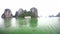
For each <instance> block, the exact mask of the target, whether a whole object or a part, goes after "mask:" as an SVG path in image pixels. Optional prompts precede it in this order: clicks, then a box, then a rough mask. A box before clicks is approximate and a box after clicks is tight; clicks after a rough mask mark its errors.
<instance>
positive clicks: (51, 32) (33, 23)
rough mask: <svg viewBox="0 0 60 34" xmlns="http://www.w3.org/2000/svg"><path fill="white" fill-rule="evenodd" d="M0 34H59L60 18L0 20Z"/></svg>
mask: <svg viewBox="0 0 60 34" xmlns="http://www.w3.org/2000/svg"><path fill="white" fill-rule="evenodd" d="M0 34H60V18H58V17H52V18H11V19H10V18H7V19H2V18H0Z"/></svg>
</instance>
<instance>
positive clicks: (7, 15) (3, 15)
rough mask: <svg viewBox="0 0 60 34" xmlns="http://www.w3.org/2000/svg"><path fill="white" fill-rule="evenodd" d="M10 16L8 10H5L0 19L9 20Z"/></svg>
mask: <svg viewBox="0 0 60 34" xmlns="http://www.w3.org/2000/svg"><path fill="white" fill-rule="evenodd" d="M12 16H13V15H12V12H11V10H10V9H5V11H4V13H3V14H2V18H11V17H12Z"/></svg>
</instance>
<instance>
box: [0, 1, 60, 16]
mask: <svg viewBox="0 0 60 34" xmlns="http://www.w3.org/2000/svg"><path fill="white" fill-rule="evenodd" d="M32 7H36V8H37V9H38V15H39V16H48V15H52V14H53V15H56V14H57V13H58V12H60V0H0V14H1V15H2V13H3V12H4V9H6V8H9V9H11V11H12V13H13V14H15V12H16V11H18V9H19V8H23V9H24V10H25V9H26V10H28V11H29V10H30V8H32Z"/></svg>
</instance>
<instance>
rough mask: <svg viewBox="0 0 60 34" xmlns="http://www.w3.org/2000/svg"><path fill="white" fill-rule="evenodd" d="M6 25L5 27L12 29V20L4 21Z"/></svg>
mask: <svg viewBox="0 0 60 34" xmlns="http://www.w3.org/2000/svg"><path fill="white" fill-rule="evenodd" d="M4 24H5V27H10V25H11V18H6V19H4Z"/></svg>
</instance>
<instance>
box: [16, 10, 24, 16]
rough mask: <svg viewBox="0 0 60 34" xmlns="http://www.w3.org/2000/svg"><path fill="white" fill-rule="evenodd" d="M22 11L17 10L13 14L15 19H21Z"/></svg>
mask: <svg viewBox="0 0 60 34" xmlns="http://www.w3.org/2000/svg"><path fill="white" fill-rule="evenodd" d="M23 13H24V12H23V9H19V10H18V11H16V13H15V17H22V14H23Z"/></svg>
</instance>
